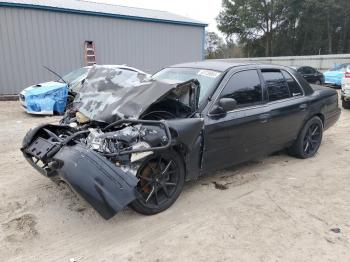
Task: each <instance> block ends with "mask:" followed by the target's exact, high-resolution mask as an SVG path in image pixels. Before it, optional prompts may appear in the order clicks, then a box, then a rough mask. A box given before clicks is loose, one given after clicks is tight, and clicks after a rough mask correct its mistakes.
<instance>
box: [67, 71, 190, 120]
mask: <svg viewBox="0 0 350 262" xmlns="http://www.w3.org/2000/svg"><path fill="white" fill-rule="evenodd" d="M114 71H115V70H112V71H111V69H109V68H105V67H103V66H98V67H94V69H91V70H90V72H89V74H88V76H87V78H86V80H85V82H84V85H83V87H82V88H81V90H80V92H79V94H78V95H77V97H76V99H75V101H74V103H75V108H76V109H77V110H78V111H79V112H81V113H82V114H84V115H85V116H87V117H88V118H89V119H91V120H94V121H100V122H106V123H111V122H114V121H117V120H119V119H138V118H139V117H140V116H141V115H142V114H143V113H144V112H145V111H146V110H147V109H148V107H149V106H150V105H152V104H153V103H155V102H156V101H158V100H159V99H161V98H163V97H164V96H167V95H169V94H170V93H173V94H174V95H175V96H181V95H184V94H185V92H186V91H185V90H184V88H182V86H183V84H167V83H164V82H160V81H156V80H150V79H146V80H144V79H137V77H135V78H134V79H127V81H119V80H118V81H116V80H115V79H116V76H115V75H110V74H115V72H114ZM121 74H122V73H121ZM187 89H188V88H187Z"/></svg>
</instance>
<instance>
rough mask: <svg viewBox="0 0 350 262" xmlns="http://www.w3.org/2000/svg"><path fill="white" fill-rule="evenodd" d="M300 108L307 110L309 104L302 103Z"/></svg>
mask: <svg viewBox="0 0 350 262" xmlns="http://www.w3.org/2000/svg"><path fill="white" fill-rule="evenodd" d="M299 108H300V109H301V110H302V111H305V110H306V108H307V104H301V105H300V106H299Z"/></svg>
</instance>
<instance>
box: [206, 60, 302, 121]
mask: <svg viewBox="0 0 350 262" xmlns="http://www.w3.org/2000/svg"><path fill="white" fill-rule="evenodd" d="M263 69H264V70H279V71H281V70H284V71H286V72H287V73H289V74H290V75H291V76H292V78H293V79H294V81H295V82H296V83H297V84H298V86H299V87H300V89H301V91H302V95H300V96H291V97H289V98H285V99H281V100H276V101H269V100H268V99H266V98H265V97H264V92H267V90H266V85H265V81H264V78H263V77H262V70H261V68H256V67H251V68H244V69H240V70H237V71H235V72H233V73H232V75H231V76H230V77H229V78H228V79H227V80H225V83H221V84H223V87H221V90H220V91H219V93H218V95H217V96H216V97H215V99H213V100H212V103H211V104H210V106H209V109H208V111H207V112H208V113H207V114H206V115H207V116H208V117H211V116H217V115H219V114H211V113H210V111H211V110H212V108H213V106H214V105H215V104H216V102H217V100H218V99H219V97H220V95H221V92H222V91H223V90H224V88H225V86H226V85H227V83H228V81H229V80H230V79H231V77H233V76H234V75H235V74H237V73H239V72H242V71H247V70H257V71H258V74H259V79H260V83H261V84H262V85H261V87H262V89H263V94H262V95H263V100H262V104H260V105H254V106H247V107H242V108H236V109H233V110H231V111H228V112H226V114H231V113H236V112H239V111H245V110H251V109H257V108H263V107H267V106H270V105H273V104H278V103H283V102H286V101H288V100H296V99H301V98H304V97H305V96H306V95H305V90H304V88H303V87H302V85H301V84H300V82H299V80H298V79H297V78H296V77H295V75H294V74H293V73H292V71H291V70H290V69H288V68H284V67H283V68H263ZM295 71H296V70H295ZM299 74H300V73H299ZM282 75H283V74H282ZM283 77H284V76H283ZM223 80H224V79H222V81H223ZM219 85H220V84H219ZM288 88H289V87H288Z"/></svg>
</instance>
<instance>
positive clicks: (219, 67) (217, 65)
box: [170, 60, 253, 72]
mask: <svg viewBox="0 0 350 262" xmlns="http://www.w3.org/2000/svg"><path fill="white" fill-rule="evenodd" d="M252 64H253V63H243V62H242V63H234V62H231V61H223V60H204V61H199V62H191V63H183V64H176V65H172V66H170V67H182V68H184V67H185V68H198V69H208V70H215V71H220V72H224V71H226V70H227V69H230V68H232V67H236V66H245V65H252Z"/></svg>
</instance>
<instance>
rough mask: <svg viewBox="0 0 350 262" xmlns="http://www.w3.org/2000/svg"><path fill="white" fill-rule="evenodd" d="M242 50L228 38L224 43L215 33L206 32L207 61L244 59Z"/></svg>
mask: <svg viewBox="0 0 350 262" xmlns="http://www.w3.org/2000/svg"><path fill="white" fill-rule="evenodd" d="M242 55H243V54H242V52H241V49H240V48H239V47H238V46H237V45H236V44H235V42H234V41H233V40H232V39H230V38H227V39H226V41H224V40H223V39H222V38H221V37H220V36H219V35H218V34H216V33H215V32H208V31H206V32H205V57H206V59H215V58H230V57H242Z"/></svg>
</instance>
